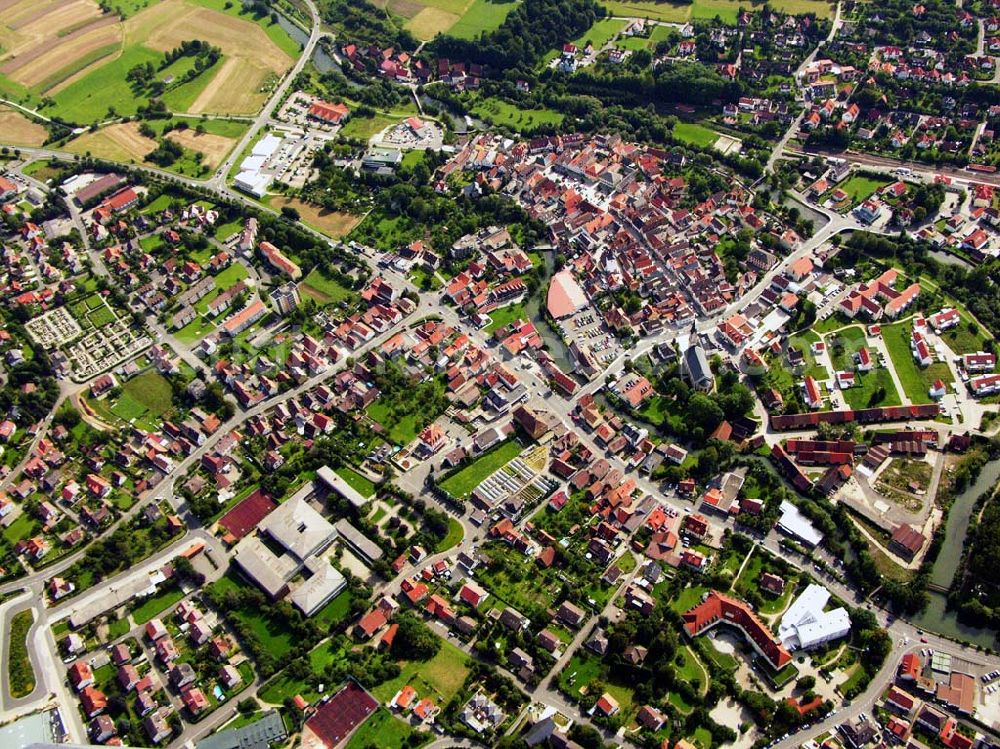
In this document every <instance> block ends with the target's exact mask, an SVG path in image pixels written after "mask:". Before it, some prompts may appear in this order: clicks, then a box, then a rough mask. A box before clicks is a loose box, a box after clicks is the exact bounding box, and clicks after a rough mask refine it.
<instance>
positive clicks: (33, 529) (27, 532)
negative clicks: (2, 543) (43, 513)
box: [3, 511, 41, 544]
mask: <svg viewBox="0 0 1000 749" xmlns="http://www.w3.org/2000/svg"><path fill="white" fill-rule="evenodd" d="M40 529H41V525H40V524H39V523H38V521H37V520H36V519H35V518H34V517H32V516H31V514H30V513H27V512H23V511H22V512H21V514H20V515H18V516H17V520H15V521H14V522H13V523H11V524H10V525H9V526H7V527H6V528H4V530H3V537H4V539H6V541H7V543H9V544H16V543H17V542H18V541H21V540H22V539H25V538H29V537H31V536H33V535H35V534H36V533H37V532H38V531H39V530H40Z"/></svg>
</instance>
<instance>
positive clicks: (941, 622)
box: [910, 460, 1000, 647]
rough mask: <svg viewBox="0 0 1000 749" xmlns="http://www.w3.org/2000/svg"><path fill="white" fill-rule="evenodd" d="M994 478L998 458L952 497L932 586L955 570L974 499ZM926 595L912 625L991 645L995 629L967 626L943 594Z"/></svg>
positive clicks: (998, 477) (945, 583) (998, 473)
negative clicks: (959, 619) (926, 604)
mask: <svg viewBox="0 0 1000 749" xmlns="http://www.w3.org/2000/svg"><path fill="white" fill-rule="evenodd" d="M997 481H1000V460H994V461H992V462H990V463H987V464H986V465H985V466H983V470H982V472H981V473H980V474H979V478H978V479H977V480H976V482H975V483H974V484H973V485H971V486H969V487H968V488H967V489H966V490H965V491H964V492H962V493H961V494H959V495H958V496H957V497H955V502H954V504H953V505H952V506H951V511H950V512H949V513H948V525H947V527H946V528H945V534H944V543H942V544H941V551H940V552H939V553H938V558H937V561H935V563H934V569H933V570H932V571H931V582H932V583H934V584H935V585H940V586H942V587H945V588H947V587H949V586H950V585H951V581H952V579H953V578H954V577H955V571H956V570H957V569H958V565H959V563H960V562H961V560H962V541H963V540H964V539H965V534H966V531H967V530H968V529H969V520H970V518H971V516H972V510H973V507H974V506H975V504H976V499H977V498H978V497H979V496H980V495H981V494H982V493H983V492H984V491H986V489H987V488H988V487H991V486H993V485H995V484H996V483H997ZM928 595H929V596H930V603H929V604H928V606H927V608H926V609H924V611H923V612H922V613H920V614H918V615H917V616H915V617H913V618H912V619H910V622H911V623H912V624H914V625H916V626H918V627H922V628H923V629H926V630H928V631H930V632H937V633H938V634H942V635H945V636H947V637H954V638H956V639H960V640H968V641H969V642H972V643H975V644H977V645H982V646H983V647H995V644H996V634H997V633H996V632H994V631H993V630H991V629H985V628H981V627H970V626H968V625H965V624H962V623H961V622H959V621H958V615H957V613H956V612H955V611H948V610H947V606H948V598H947V596H946V595H945V594H944V593H938V592H937V591H933V590H932V591H928Z"/></svg>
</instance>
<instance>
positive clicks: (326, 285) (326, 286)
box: [299, 268, 355, 304]
mask: <svg viewBox="0 0 1000 749" xmlns="http://www.w3.org/2000/svg"><path fill="white" fill-rule="evenodd" d="M299 289H300V290H301V291H302V293H304V294H308V295H309V296H311V297H312V298H313V299H315V300H316V301H317V302H319V303H320V304H336V303H337V302H345V301H349V300H351V299H353V298H354V296H355V294H354V292H353V291H351V290H350V289H348V288H347V287H346V286H343V285H341V284H340V283H339V282H337V281H336V280H334V279H332V278H327V277H326V276H324V275H323V273H322V271H320V270H319V268H313V269H312V271H310V273H309V275H308V276H306V277H305V279H304V280H303V281H302V283H300V284H299Z"/></svg>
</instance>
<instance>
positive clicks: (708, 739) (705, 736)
mask: <svg viewBox="0 0 1000 749" xmlns="http://www.w3.org/2000/svg"><path fill="white" fill-rule="evenodd" d="M691 741H693V742H694V745H695V746H697V747H698V749H710V747H711V746H712V733H711V732H710V731H709V730H708V729H707V728H705V727H704V726H698V728H696V729H694V734H692V736H691Z"/></svg>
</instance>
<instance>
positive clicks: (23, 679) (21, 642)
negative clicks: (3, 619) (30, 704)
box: [7, 609, 35, 699]
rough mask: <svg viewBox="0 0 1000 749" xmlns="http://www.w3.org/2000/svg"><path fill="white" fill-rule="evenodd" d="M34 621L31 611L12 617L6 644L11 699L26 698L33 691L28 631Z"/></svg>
mask: <svg viewBox="0 0 1000 749" xmlns="http://www.w3.org/2000/svg"><path fill="white" fill-rule="evenodd" d="M34 621H35V614H34V612H33V611H32V609H27V610H26V611H21V612H19V613H17V614H15V615H14V618H13V620H12V621H11V625H10V633H9V639H8V642H7V653H8V662H7V678H8V680H9V681H10V695H11V697H14V698H15V699H16V698H20V697H26V696H27V695H29V694H31V693H32V692H33V691H34V690H35V672H34V670H33V669H32V668H31V659H30V658H29V657H28V630H29V629H31V625H32V624H33V623H34Z"/></svg>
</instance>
